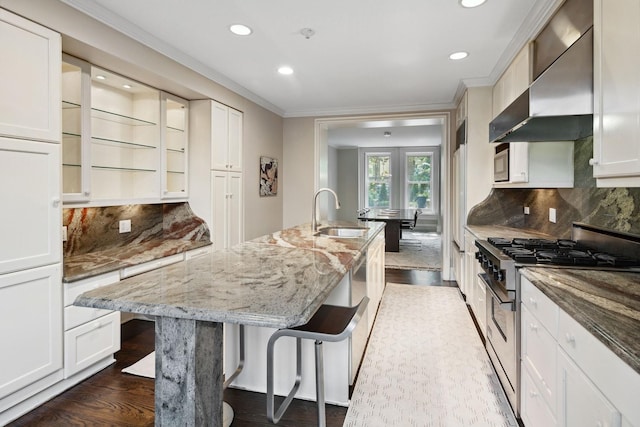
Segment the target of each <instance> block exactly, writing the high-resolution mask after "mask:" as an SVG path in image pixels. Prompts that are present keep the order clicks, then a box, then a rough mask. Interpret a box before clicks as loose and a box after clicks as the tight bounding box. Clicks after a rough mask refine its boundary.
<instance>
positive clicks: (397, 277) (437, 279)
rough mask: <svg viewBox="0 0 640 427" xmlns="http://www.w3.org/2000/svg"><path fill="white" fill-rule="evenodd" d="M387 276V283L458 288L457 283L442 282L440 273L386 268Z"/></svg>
mask: <svg viewBox="0 0 640 427" xmlns="http://www.w3.org/2000/svg"><path fill="white" fill-rule="evenodd" d="M385 276H386V280H387V283H401V284H406V285H426V286H453V287H455V286H458V285H457V283H456V282H455V281H449V280H442V274H441V273H440V272H439V271H422V270H400V269H394V268H386V269H385Z"/></svg>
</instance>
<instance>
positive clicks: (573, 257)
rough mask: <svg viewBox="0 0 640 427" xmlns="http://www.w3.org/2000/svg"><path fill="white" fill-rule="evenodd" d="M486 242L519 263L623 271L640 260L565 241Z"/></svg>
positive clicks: (637, 263)
mask: <svg viewBox="0 0 640 427" xmlns="http://www.w3.org/2000/svg"><path fill="white" fill-rule="evenodd" d="M487 241H488V242H489V243H490V244H491V245H492V246H494V247H496V248H498V249H500V250H501V251H502V252H503V253H504V254H505V255H507V256H508V257H510V258H511V259H513V260H514V261H516V262H517V263H520V264H542V265H558V266H576V267H596V268H597V267H604V268H620V269H626V268H631V267H640V259H637V258H634V257H629V256H625V255H619V254H613V253H610V252H605V251H602V250H598V249H592V248H589V247H587V246H585V245H583V244H581V243H579V242H576V241H574V240H568V239H558V240H553V239H522V238H516V239H505V238H501V237H489V238H488V239H487Z"/></svg>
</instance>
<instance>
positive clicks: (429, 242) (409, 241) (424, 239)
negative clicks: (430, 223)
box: [384, 231, 442, 271]
mask: <svg viewBox="0 0 640 427" xmlns="http://www.w3.org/2000/svg"><path fill="white" fill-rule="evenodd" d="M384 265H385V267H387V268H397V269H400V270H428V271H440V270H442V235H440V234H437V233H420V232H413V231H403V232H402V239H401V240H400V252H385V262H384Z"/></svg>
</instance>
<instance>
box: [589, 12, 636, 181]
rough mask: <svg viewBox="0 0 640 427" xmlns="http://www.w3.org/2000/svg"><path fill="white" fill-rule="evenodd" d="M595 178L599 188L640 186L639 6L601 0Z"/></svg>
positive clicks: (596, 69)
mask: <svg viewBox="0 0 640 427" xmlns="http://www.w3.org/2000/svg"><path fill="white" fill-rule="evenodd" d="M594 7H595V10H594V62H595V64H594V101H595V106H594V123H593V137H594V138H593V159H592V160H591V164H592V165H593V175H594V177H595V178H597V185H598V186H599V187H639V186H640V90H638V88H640V57H638V55H633V54H632V55H630V54H629V52H638V50H640V3H639V2H638V1H636V0H618V1H614V2H612V1H604V0H596V1H595V5H594Z"/></svg>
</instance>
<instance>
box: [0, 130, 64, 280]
mask: <svg viewBox="0 0 640 427" xmlns="http://www.w3.org/2000/svg"><path fill="white" fill-rule="evenodd" d="M0 165H2V167H0V194H2V197H3V201H4V203H5V206H10V208H8V207H7V208H5V209H3V210H2V220H1V221H0V235H1V236H2V241H3V243H2V244H1V245H0V274H4V273H9V272H12V271H18V270H23V269H27V268H33V267H39V266H42V265H47V264H53V263H57V262H60V261H61V259H62V258H61V257H62V252H61V245H62V236H61V233H62V227H61V224H62V214H61V207H60V144H49V143H44V142H34V141H27V140H21V139H11V138H1V137H0Z"/></svg>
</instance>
